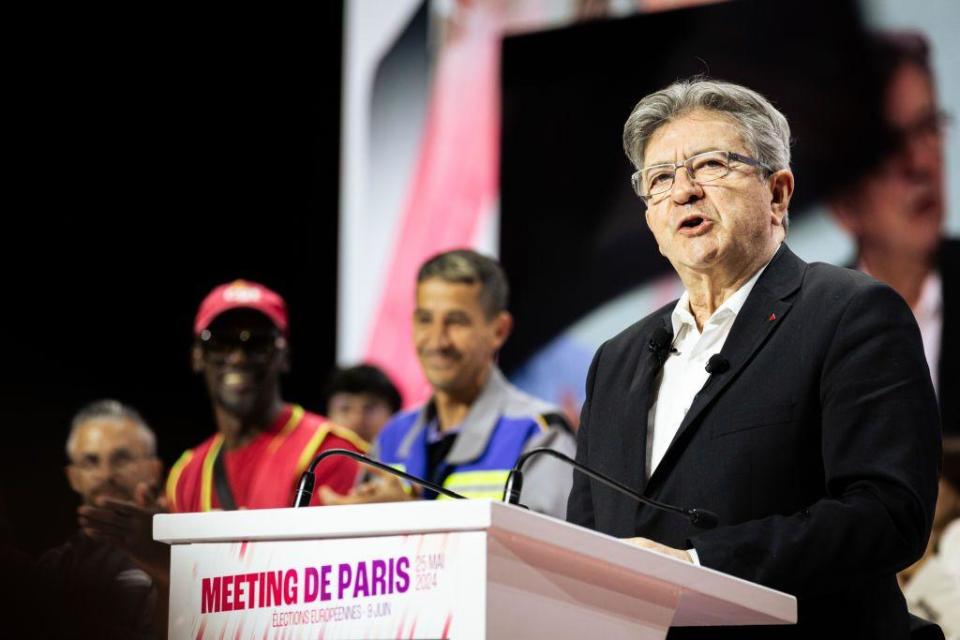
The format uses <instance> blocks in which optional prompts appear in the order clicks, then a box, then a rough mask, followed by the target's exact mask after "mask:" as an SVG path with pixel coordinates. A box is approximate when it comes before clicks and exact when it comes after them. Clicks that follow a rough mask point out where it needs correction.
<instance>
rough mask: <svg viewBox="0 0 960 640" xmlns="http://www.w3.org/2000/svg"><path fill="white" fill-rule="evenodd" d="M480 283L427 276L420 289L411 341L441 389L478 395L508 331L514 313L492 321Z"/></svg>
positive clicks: (433, 382)
mask: <svg viewBox="0 0 960 640" xmlns="http://www.w3.org/2000/svg"><path fill="white" fill-rule="evenodd" d="M480 287H481V285H480V284H464V283H459V282H447V281H446V280H442V279H440V278H428V279H427V280H424V281H423V282H421V283H419V284H418V285H417V306H416V309H415V310H414V312H413V342H414V346H415V347H416V349H417V357H418V358H419V359H420V366H421V367H422V368H423V373H424V375H425V376H426V377H427V380H428V381H429V382H430V385H431V386H432V387H433V388H434V389H435V390H437V391H443V392H446V393H450V394H453V395H460V394H464V395H469V394H472V393H474V392H475V391H476V390H477V389H479V387H480V386H482V384H483V382H484V381H485V380H486V376H487V374H488V373H489V370H490V367H491V365H492V364H493V360H494V356H495V354H496V353H497V351H499V349H500V347H501V346H503V343H504V342H505V341H506V339H507V336H508V335H509V333H510V327H511V319H510V314H508V313H507V312H506V311H501V312H500V313H498V314H496V315H495V316H494V317H493V318H488V317H487V315H486V313H485V312H484V309H483V307H482V306H481V304H480Z"/></svg>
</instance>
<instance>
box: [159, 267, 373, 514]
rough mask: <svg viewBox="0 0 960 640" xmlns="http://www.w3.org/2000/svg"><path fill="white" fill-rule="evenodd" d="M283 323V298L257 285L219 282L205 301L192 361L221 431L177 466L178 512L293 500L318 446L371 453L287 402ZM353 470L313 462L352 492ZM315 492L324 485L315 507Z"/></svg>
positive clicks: (171, 484)
mask: <svg viewBox="0 0 960 640" xmlns="http://www.w3.org/2000/svg"><path fill="white" fill-rule="evenodd" d="M287 329H288V319H287V308H286V304H285V303H284V301H283V299H282V298H281V297H280V296H279V295H277V294H276V293H275V292H273V291H271V290H270V289H267V288H266V287H264V286H262V285H259V284H257V283H254V282H248V281H244V280H237V281H235V282H232V283H230V284H225V285H221V286H219V287H217V288H216V289H214V290H213V291H211V292H210V294H209V295H208V296H207V297H206V298H205V299H204V300H203V302H202V303H201V304H200V309H199V311H198V312H197V317H196V321H195V322H194V327H193V331H194V335H195V337H196V343H195V345H194V349H193V368H194V370H195V371H196V372H197V373H201V374H202V375H203V377H204V380H205V381H206V384H207V390H208V391H209V393H210V399H211V400H212V401H213V411H214V417H215V418H216V422H217V432H216V433H215V434H214V435H212V436H211V437H209V438H207V439H206V440H205V441H203V442H202V443H201V444H200V445H198V446H197V447H195V448H193V449H191V450H189V451H187V452H186V453H184V454H183V455H182V456H181V457H180V460H179V461H178V462H177V463H176V464H175V465H174V466H173V468H172V469H171V471H170V476H169V477H168V479H167V502H168V505H169V508H170V509H171V510H172V511H210V510H212V509H242V508H246V509H258V508H269V507H285V506H289V505H290V504H292V501H293V496H294V491H295V488H296V484H297V480H298V479H299V477H300V474H301V473H303V471H304V469H305V468H306V466H307V465H308V464H309V463H310V461H311V460H312V459H313V457H314V456H315V455H316V454H317V453H319V452H321V451H324V450H326V449H333V448H340V449H350V450H353V451H366V450H367V448H368V445H367V443H366V442H364V441H363V440H362V439H360V438H359V437H358V436H357V435H356V434H355V433H354V432H352V431H349V430H347V429H344V428H341V427H338V426H336V425H334V424H333V423H331V422H329V421H327V420H326V419H325V418H323V417H321V416H319V415H316V414H313V413H309V412H307V411H304V410H303V408H302V407H300V406H298V405H293V404H287V403H285V402H284V401H283V399H282V397H281V395H280V375H281V374H282V373H284V372H285V371H287V369H288V367H289V352H288V349H287ZM356 472H357V467H356V463H355V462H354V461H352V460H350V459H349V458H345V457H334V458H331V459H328V460H326V461H324V462H323V463H322V464H321V465H320V466H319V467H318V468H317V484H318V485H321V486H322V485H327V486H329V487H330V488H332V489H334V490H341V491H349V490H350V488H351V487H352V486H353V484H354V480H355V478H356ZM318 498H319V492H317V493H316V494H315V501H314V502H315V504H320V503H319V502H318Z"/></svg>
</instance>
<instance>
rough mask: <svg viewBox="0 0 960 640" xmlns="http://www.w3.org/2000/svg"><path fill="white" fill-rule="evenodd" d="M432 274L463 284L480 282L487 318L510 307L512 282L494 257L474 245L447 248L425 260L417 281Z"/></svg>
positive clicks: (482, 304)
mask: <svg viewBox="0 0 960 640" xmlns="http://www.w3.org/2000/svg"><path fill="white" fill-rule="evenodd" d="M430 278H439V279H441V280H445V281H446V282H456V283H460V284H479V285H480V306H481V307H482V308H483V312H484V313H485V314H486V316H487V319H488V320H489V319H491V318H493V317H494V316H496V315H497V314H498V313H500V312H501V311H505V310H506V308H507V299H508V298H509V296H510V285H509V284H508V283H507V274H506V273H504V271H503V267H501V266H500V263H499V262H497V261H496V260H494V259H493V258H488V257H487V256H485V255H482V254H480V253H477V252H476V251H473V250H471V249H455V250H453V251H447V252H445V253H441V254H438V255H435V256H433V257H432V258H430V259H429V260H427V261H426V262H424V263H423V266H421V267H420V272H419V273H418V274H417V284H420V283H421V282H423V281H424V280H429V279H430Z"/></svg>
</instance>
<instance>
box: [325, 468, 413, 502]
mask: <svg viewBox="0 0 960 640" xmlns="http://www.w3.org/2000/svg"><path fill="white" fill-rule="evenodd" d="M370 472H371V474H372V475H374V476H376V477H375V478H374V479H372V480H368V481H367V482H364V483H363V484H361V485H360V486H358V487H357V488H356V489H354V490H353V491H351V492H350V493H348V494H347V495H345V496H344V495H340V494H339V493H337V492H336V491H334V490H332V489H331V488H330V487H328V486H326V485H324V486H322V487H320V499H321V500H323V504H325V505H341V504H369V503H373V502H403V501H405V500H417V499H419V497H420V495H419V493H418V491H417V487H413V488H412V489H410V488H407V487H406V486H405V485H404V483H403V481H401V480H400V478H398V477H397V476H394V475H390V474H389V473H387V472H386V471H382V470H380V469H377V468H375V467H371V468H370Z"/></svg>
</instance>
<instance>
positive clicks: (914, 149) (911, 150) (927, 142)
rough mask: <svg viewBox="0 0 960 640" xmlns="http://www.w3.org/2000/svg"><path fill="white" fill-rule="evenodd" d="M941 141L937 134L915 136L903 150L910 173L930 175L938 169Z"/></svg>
mask: <svg viewBox="0 0 960 640" xmlns="http://www.w3.org/2000/svg"><path fill="white" fill-rule="evenodd" d="M941 153H942V149H941V143H940V136H939V135H930V136H923V137H921V136H915V137H913V138H911V139H910V140H909V141H908V142H907V144H906V147H905V148H904V150H903V156H904V161H905V164H906V167H907V170H908V171H909V173H910V174H911V175H924V176H925V175H932V174H933V173H934V172H936V171H939V170H940V163H941Z"/></svg>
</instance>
